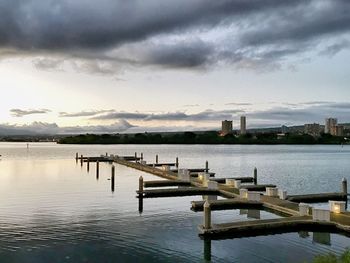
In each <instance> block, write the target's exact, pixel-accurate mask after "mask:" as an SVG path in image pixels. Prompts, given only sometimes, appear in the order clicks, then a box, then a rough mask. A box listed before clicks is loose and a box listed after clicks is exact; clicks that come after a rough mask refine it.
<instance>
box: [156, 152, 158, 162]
mask: <svg viewBox="0 0 350 263" xmlns="http://www.w3.org/2000/svg"><path fill="white" fill-rule="evenodd" d="M156 164H158V154H157V155H156Z"/></svg>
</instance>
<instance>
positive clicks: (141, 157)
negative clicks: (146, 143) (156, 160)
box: [141, 153, 143, 161]
mask: <svg viewBox="0 0 350 263" xmlns="http://www.w3.org/2000/svg"><path fill="white" fill-rule="evenodd" d="M141 161H143V153H141Z"/></svg>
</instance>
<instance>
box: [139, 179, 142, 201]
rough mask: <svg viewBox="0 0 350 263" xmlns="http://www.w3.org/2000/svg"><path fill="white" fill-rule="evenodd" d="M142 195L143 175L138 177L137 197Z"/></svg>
mask: <svg viewBox="0 0 350 263" xmlns="http://www.w3.org/2000/svg"><path fill="white" fill-rule="evenodd" d="M142 196H143V177H142V176H140V177H139V197H140V198H141V197H142Z"/></svg>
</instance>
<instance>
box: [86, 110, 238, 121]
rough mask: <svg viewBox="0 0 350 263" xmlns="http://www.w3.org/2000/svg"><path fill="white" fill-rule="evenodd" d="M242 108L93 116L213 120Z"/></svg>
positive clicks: (229, 116)
mask: <svg viewBox="0 0 350 263" xmlns="http://www.w3.org/2000/svg"><path fill="white" fill-rule="evenodd" d="M242 112H243V111H241V110H222V111H214V110H206V111H202V112H199V113H194V114H187V113H185V112H168V113H158V114H147V113H131V112H112V113H107V114H103V115H100V116H95V117H92V118H91V119H94V120H114V119H119V118H124V119H130V120H142V121H211V120H221V119H229V118H233V116H235V115H236V114H238V113H242Z"/></svg>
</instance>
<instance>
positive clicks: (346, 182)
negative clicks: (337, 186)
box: [342, 178, 348, 195]
mask: <svg viewBox="0 0 350 263" xmlns="http://www.w3.org/2000/svg"><path fill="white" fill-rule="evenodd" d="M342 188H343V194H344V195H348V181H347V180H346V178H343V180H342Z"/></svg>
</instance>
